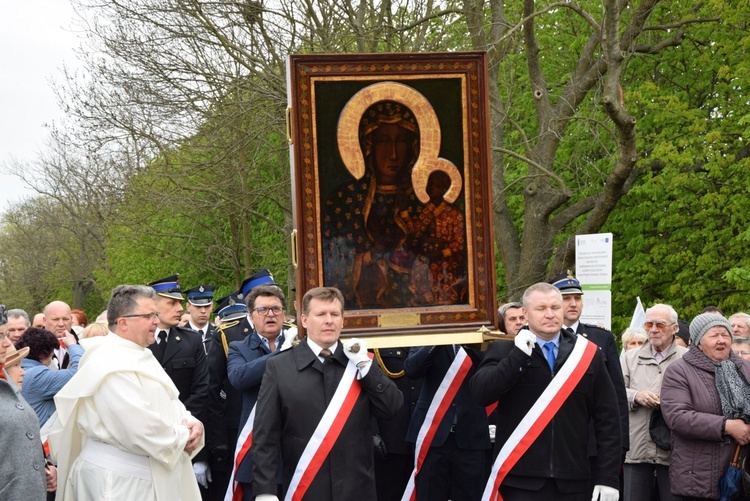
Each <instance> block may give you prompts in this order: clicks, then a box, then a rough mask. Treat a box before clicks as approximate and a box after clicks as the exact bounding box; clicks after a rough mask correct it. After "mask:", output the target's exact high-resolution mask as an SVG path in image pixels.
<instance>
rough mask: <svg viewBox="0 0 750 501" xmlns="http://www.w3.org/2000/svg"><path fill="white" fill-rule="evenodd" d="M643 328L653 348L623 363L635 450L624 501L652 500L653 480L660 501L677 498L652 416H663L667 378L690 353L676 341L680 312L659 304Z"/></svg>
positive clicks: (649, 311)
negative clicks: (663, 388) (662, 399)
mask: <svg viewBox="0 0 750 501" xmlns="http://www.w3.org/2000/svg"><path fill="white" fill-rule="evenodd" d="M643 328H644V330H645V331H646V334H648V341H649V342H648V343H645V344H644V345H643V346H642V347H641V348H639V349H637V350H635V349H634V350H630V351H628V352H626V353H625V356H624V357H623V358H622V360H621V364H622V372H623V376H624V377H625V388H626V392H627V395H628V406H629V409H630V450H629V451H628V453H627V454H626V456H625V465H624V467H623V473H624V498H625V501H630V500H633V501H640V500H643V499H652V498H653V494H655V493H654V492H652V490H653V487H652V486H653V484H654V475H656V488H657V489H658V490H659V499H661V501H670V500H673V499H676V498H675V496H673V495H672V493H671V491H670V487H669V458H670V451H668V450H664V449H662V448H660V447H659V446H657V445H656V444H655V443H654V441H653V440H652V439H651V434H650V433H649V426H650V423H651V415H652V414H653V413H654V412H655V411H656V412H658V413H661V410H660V398H659V395H660V393H661V380H662V375H663V374H664V371H665V370H666V368H667V367H668V366H669V365H670V364H672V363H673V362H674V361H676V360H678V359H679V358H680V357H682V355H683V354H684V353H685V352H686V351H687V348H684V347H682V346H679V345H678V344H677V343H676V342H675V335H676V334H677V330H678V329H679V325H678V323H677V312H676V311H675V310H674V308H672V307H671V306H669V305H666V304H655V305H653V306H652V307H651V308H649V309H647V310H646V321H645V322H644V324H643Z"/></svg>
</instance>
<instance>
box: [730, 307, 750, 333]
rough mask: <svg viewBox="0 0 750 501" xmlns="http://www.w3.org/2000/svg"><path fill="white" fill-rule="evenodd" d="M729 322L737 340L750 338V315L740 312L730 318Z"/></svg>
mask: <svg viewBox="0 0 750 501" xmlns="http://www.w3.org/2000/svg"><path fill="white" fill-rule="evenodd" d="M728 320H729V325H731V326H732V334H733V335H734V337H735V338H745V339H749V338H750V315H748V314H747V313H743V312H739V313H735V314H734V315H732V316H731V317H729V318H728Z"/></svg>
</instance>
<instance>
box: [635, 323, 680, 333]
mask: <svg viewBox="0 0 750 501" xmlns="http://www.w3.org/2000/svg"><path fill="white" fill-rule="evenodd" d="M673 325H674V324H668V323H666V322H644V323H643V328H644V329H646V330H647V331H648V330H651V328H652V327H654V326H656V328H657V329H658V330H659V332H665V331H666V330H667V327H672V326H673Z"/></svg>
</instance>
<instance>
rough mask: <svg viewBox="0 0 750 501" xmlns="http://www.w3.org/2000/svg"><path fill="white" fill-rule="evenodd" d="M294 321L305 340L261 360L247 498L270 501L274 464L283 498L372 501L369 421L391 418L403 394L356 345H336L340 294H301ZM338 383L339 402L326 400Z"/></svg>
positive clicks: (362, 347)
mask: <svg viewBox="0 0 750 501" xmlns="http://www.w3.org/2000/svg"><path fill="white" fill-rule="evenodd" d="M300 322H301V324H302V326H303V327H304V328H305V329H306V330H307V337H306V338H305V339H303V340H302V342H300V343H299V344H297V345H296V346H293V347H292V348H290V349H288V350H285V351H282V352H281V353H278V354H276V355H274V356H272V357H270V358H269V359H268V361H267V362H266V371H265V373H264V374H263V381H262V383H261V386H260V392H259V394H258V402H257V407H256V414H255V421H254V425H253V445H252V449H251V451H250V452H251V454H252V463H253V492H254V493H255V494H256V497H255V500H256V501H278V497H277V482H278V476H277V475H278V467H279V459H280V461H281V464H280V466H281V468H282V471H283V475H282V477H283V487H284V490H285V491H289V493H288V494H287V495H288V496H289V495H293V496H294V498H299V499H311V500H315V501H344V500H347V501H348V500H358V501H376V499H377V495H376V492H375V475H374V473H373V470H374V468H373V453H374V452H373V447H372V428H371V425H370V423H371V420H372V418H373V417H380V418H388V417H390V416H393V415H394V414H395V413H396V411H398V409H399V408H400V407H401V405H402V403H403V396H402V395H401V392H400V391H399V390H398V388H396V385H395V384H394V383H393V381H391V380H390V379H388V377H387V376H386V375H385V374H383V372H382V371H381V370H380V367H378V365H377V364H373V363H372V361H371V360H370V358H369V357H368V355H367V347H366V345H365V343H364V341H360V340H357V339H350V340H348V341H347V342H346V344H342V343H341V342H340V341H339V336H340V334H341V329H342V328H343V326H344V297H343V296H342V295H341V292H340V291H339V290H338V289H335V288H333V287H316V288H314V289H310V290H309V291H307V293H306V294H305V296H304V297H303V299H302V312H301V315H300ZM355 346H356V348H355ZM340 384H341V385H342V387H341V389H342V390H343V395H346V396H347V398H344V399H342V401H340V402H338V401H336V400H334V401H333V402H332V400H333V397H334V395H338V391H337V390H339V385H340ZM354 392H358V393H354ZM349 397H351V398H349ZM327 412H332V415H331V416H330V420H329V419H328V417H329V416H328V415H327ZM336 423H340V426H336ZM308 447H310V449H309V451H308V449H307V448H308ZM303 452H305V453H306V454H304V455H303ZM307 452H310V453H311V454H312V456H309V455H307ZM279 453H281V454H280V455H281V458H279ZM303 472H304V474H303ZM300 474H301V475H302V478H303V480H301V481H299V482H297V479H298V478H299V477H298V475H300ZM308 475H309V476H308ZM307 479H309V482H308V481H307Z"/></svg>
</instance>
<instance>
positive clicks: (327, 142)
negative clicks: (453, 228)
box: [287, 52, 497, 346]
mask: <svg viewBox="0 0 750 501" xmlns="http://www.w3.org/2000/svg"><path fill="white" fill-rule="evenodd" d="M287 76H288V90H289V103H290V106H289V109H288V116H287V125H288V135H289V141H290V161H291V168H292V197H293V204H292V205H293V216H294V227H295V235H294V238H293V240H292V250H293V254H294V256H293V264H295V266H296V287H297V294H298V297H300V298H301V297H302V296H303V294H304V292H305V291H307V290H309V289H310V288H313V287H318V286H324V285H325V286H327V285H331V284H326V283H323V282H324V273H323V268H324V266H325V265H326V263H324V262H323V259H324V258H323V252H322V240H321V239H322V236H321V228H322V226H321V224H322V223H321V219H322V197H324V196H325V194H324V193H322V192H323V191H325V189H323V188H326V187H327V189H328V190H329V191H330V186H331V185H333V184H334V182H335V180H339V179H346V176H347V175H350V174H348V173H347V172H345V169H344V167H342V166H343V165H344V163H343V161H342V155H344V156H345V155H347V153H346V151H347V150H346V149H347V148H349V150H351V151H354V152H355V153H356V154H358V155H360V156H361V150H360V147H359V142H358V141H357V140H356V138H354V139H355V141H354V142H350V143H346V141H351V140H352V135H351V134H350V135H349V137H348V138H347V137H343V136H342V135H341V133H340V131H341V130H346V129H345V127H339V126H338V125H339V124H340V123H341V124H346V123H350V124H352V125H351V126H352V127H356V124H357V123H358V121H359V118H360V117H361V116H362V111H363V109H364V108H363V106H366V105H367V104H370V103H372V102H374V101H377V100H379V99H384V98H387V99H391V98H392V97H393V96H394V95H399V94H400V93H402V92H403V93H406V94H410V93H411V94H414V96H413V99H412V100H411V101H409V102H410V103H411V107H413V108H417V109H415V111H414V115H415V116H416V115H420V114H421V117H420V120H419V122H420V133H421V135H422V136H423V138H424V139H422V150H421V153H420V155H419V159H418V160H417V163H416V164H415V165H414V167H413V171H414V173H415V174H414V175H413V177H412V179H413V181H414V183H413V186H414V191H415V193H416V195H417V196H418V197H419V199H420V201H422V202H424V201H425V200H426V199H425V197H426V193H424V189H423V188H424V184H420V182H419V181H418V180H417V177H418V176H417V175H416V173H417V172H423V173H424V172H427V171H426V170H425V169H427V170H430V169H431V170H436V169H437V170H444V171H446V172H448V171H450V170H451V167H450V165H447V164H451V162H453V164H456V165H457V166H454V167H453V168H454V169H458V171H457V172H459V173H460V176H461V179H462V182H463V184H462V187H461V190H460V193H457V192H456V191H455V190H452V191H449V192H448V193H447V194H446V196H445V199H446V200H447V201H449V202H453V201H456V199H458V200H457V206H458V207H459V208H462V209H463V214H464V218H465V223H466V238H465V242H466V252H467V257H468V262H467V271H468V287H467V289H466V290H467V291H468V294H467V295H466V296H465V297H467V300H466V301H465V302H462V303H460V304H451V305H440V306H418V307H414V306H410V305H406V306H404V305H397V306H395V307H393V308H378V309H358V310H354V311H353V310H352V309H351V308H348V307H347V309H346V315H345V327H344V333H343V335H345V336H355V335H356V336H358V337H364V338H368V337H369V338H372V341H373V342H374V343H373V342H370V345H371V346H373V344H374V345H378V346H386V345H391V346H407V345H415V344H432V343H433V342H434V344H444V343H445V342H446V340H447V339H450V340H451V341H450V342H456V341H457V340H458V341H460V340H462V339H465V340H466V342H476V341H477V339H476V336H468V335H467V336H464V334H465V333H470V332H476V331H477V330H479V329H481V330H485V329H486V328H490V329H491V328H494V327H495V326H496V325H497V309H496V296H495V266H494V249H493V238H492V193H491V186H492V185H491V172H490V139H489V104H488V90H487V89H488V82H487V66H486V55H485V54H484V53H483V52H463V53H458V52H457V53H430V54H424V53H423V54H419V53H414V54H412V53H409V54H335V55H334V54H323V55H320V54H317V55H316V54H313V55H290V56H289V60H288V68H287ZM363 89H365V94H366V95H365V96H364V97H362V96H360V98H361V99H359V106H358V107H357V106H348V103H350V102H352V98H353V97H354V96H355V95H356V94H358V93H361V91H363ZM406 94H404V95H406ZM419 96H421V97H419ZM410 99H411V98H410ZM363 100H364V101H363ZM420 100H421V101H420ZM424 100H426V102H427V104H426V105H425V109H426V110H427V111H424V112H422V111H420V110H419V108H420V107H421V106H422V104H424ZM363 103H364V105H363ZM420 103H421V104H420ZM431 110H434V114H433V111H431ZM334 121H335V128H334V124H333V122H334ZM436 124H437V125H436ZM334 130H338V131H339V134H338V136H336V135H335V134H333V131H334ZM435 134H437V137H435ZM345 135H346V134H344V136H345ZM425 136H427V137H425ZM441 139H442V141H443V142H442V144H441ZM435 141H436V142H437V146H435ZM450 148H453V150H452V151H448V152H447V153H446V152H444V150H449V149H450ZM433 150H435V151H434V153H435V154H434V155H433V156H437V155H440V157H439V158H437V159H434V158H433V159H432V163H431V164H430V167H429V169H428V168H427V167H425V166H424V165H422V166H421V167H420V161H421V160H422V158H423V156H424V153H425V151H431V152H433ZM457 151H458V153H457ZM340 152H341V153H340ZM356 154H354V155H353V156H352V158H353V157H355V156H357V155H356ZM443 156H447V157H449V158H451V160H450V161H447V163H446V162H444V161H443ZM441 162H442V163H441ZM349 165H350V164H349V163H347V164H346V169H349V172H351V173H354V170H353V169H356V168H361V169H364V166H360V167H356V166H355V167H353V168H350V167H349ZM427 173H429V172H427ZM453 174H455V173H453ZM332 180H333V181H332ZM425 182H426V179H423V181H422V183H425ZM420 186H421V189H420ZM452 186H453V187H455V186H456V185H455V183H454V184H453V185H452ZM346 300H347V302H350V298H346ZM448 334H450V336H448V337H444V338H441V339H440V340H438V339H436V338H435V337H434V336H440V335H448ZM413 335H419V336H422V337H423V336H424V335H426V336H427V339H422V337H420V339H419V340H415V338H414V337H413ZM404 336H408V341H409V344H405V342H404ZM375 338H378V340H379V341H378V340H376V339H375ZM384 339H385V341H383V340H384ZM479 340H481V338H480V339H479Z"/></svg>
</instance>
